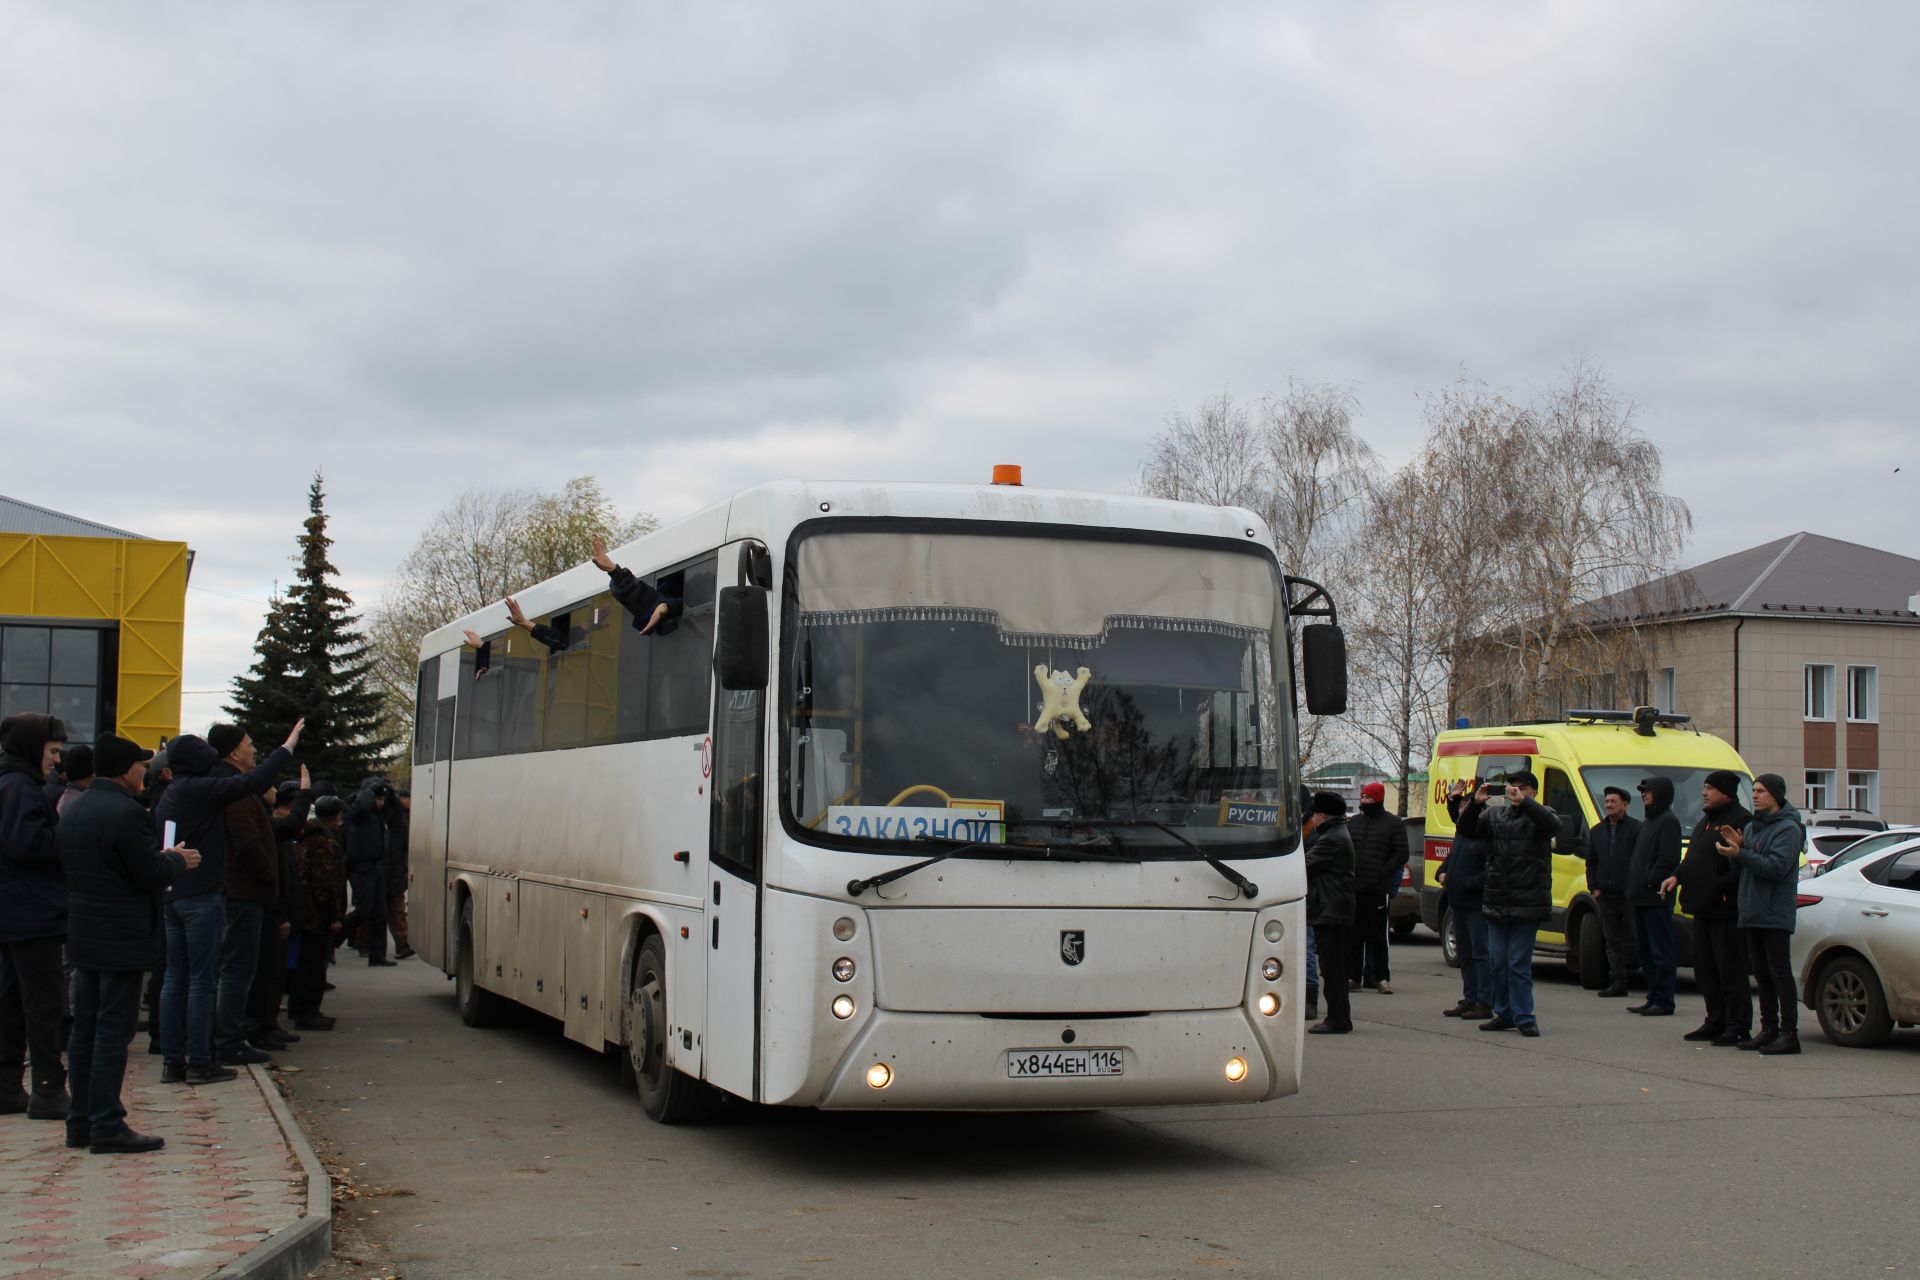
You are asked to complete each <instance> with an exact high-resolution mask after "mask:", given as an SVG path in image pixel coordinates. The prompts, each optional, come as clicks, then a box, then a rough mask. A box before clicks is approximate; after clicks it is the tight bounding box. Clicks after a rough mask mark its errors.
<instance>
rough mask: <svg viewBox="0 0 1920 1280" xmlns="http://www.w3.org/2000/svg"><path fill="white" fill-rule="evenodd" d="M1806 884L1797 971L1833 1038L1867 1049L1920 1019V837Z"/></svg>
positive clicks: (1796, 938) (1806, 999) (1797, 932)
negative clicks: (1901, 1026) (1896, 1029)
mask: <svg viewBox="0 0 1920 1280" xmlns="http://www.w3.org/2000/svg"><path fill="white" fill-rule="evenodd" d="M1799 891H1800V896H1799V903H1800V909H1799V916H1798V918H1797V919H1796V921H1795V924H1794V931H1793V971H1794V973H1795V974H1796V975H1798V977H1799V984H1800V995H1801V1003H1803V1004H1805V1005H1806V1006H1807V1007H1808V1008H1809V1009H1812V1010H1813V1011H1814V1014H1815V1015H1816V1016H1817V1017H1818V1018H1819V1019H1820V1030H1822V1031H1823V1032H1825V1033H1826V1036H1827V1039H1829V1040H1831V1041H1833V1043H1835V1044H1838V1045H1845V1046H1846V1047H1848V1048H1865V1047H1868V1046H1871V1045H1877V1044H1884V1043H1885V1042H1886V1040H1887V1037H1888V1036H1890V1035H1892V1034H1893V1027H1894V1024H1895V1023H1900V1024H1901V1025H1903V1026H1910V1025H1912V1024H1914V1023H1915V1022H1920V839H1910V840H1907V841H1905V842H1903V843H1900V844H1896V845H1894V846H1893V847H1892V848H1890V849H1887V850H1885V851H1883V852H1882V853H1881V854H1880V855H1879V856H1877V857H1868V858H1862V859H1859V860H1857V861H1853V862H1849V863H1848V864H1847V865H1845V866H1842V867H1839V868H1837V869H1835V870H1833V871H1830V872H1828V873H1827V874H1825V875H1823V876H1821V877H1820V878H1819V879H1818V880H1815V881H1812V882H1807V881H1802V882H1801V884H1800V885H1799Z"/></svg>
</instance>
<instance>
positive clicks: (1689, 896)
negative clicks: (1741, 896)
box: [1673, 769, 1753, 1049]
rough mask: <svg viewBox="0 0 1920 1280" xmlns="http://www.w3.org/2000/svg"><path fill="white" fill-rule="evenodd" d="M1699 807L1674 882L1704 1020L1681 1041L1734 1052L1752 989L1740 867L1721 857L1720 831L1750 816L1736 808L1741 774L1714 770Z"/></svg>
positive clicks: (1747, 1029)
mask: <svg viewBox="0 0 1920 1280" xmlns="http://www.w3.org/2000/svg"><path fill="white" fill-rule="evenodd" d="M1700 801H1701V804H1702V805H1703V806H1704V808H1703V812H1702V813H1701V815H1700V822H1699V825H1698V826H1696V827H1694V829H1693V835H1692V836H1691V837H1690V838H1689V839H1688V841H1687V854H1686V857H1685V858H1683V859H1681V862H1680V871H1679V873H1678V875H1677V876H1676V877H1675V879H1674V882H1673V883H1675V884H1677V885H1678V886H1679V889H1680V908H1681V910H1683V911H1685V912H1686V913H1687V914H1688V915H1690V916H1692V917H1693V983H1694V985H1695V986H1697V987H1699V988H1700V995H1701V998H1702V999H1704V1000H1705V1001H1706V1004H1707V1017H1706V1021H1704V1022H1702V1023H1701V1024H1700V1025H1699V1026H1698V1027H1695V1028H1694V1029H1693V1030H1692V1031H1689V1032H1687V1034H1686V1035H1684V1036H1682V1037H1680V1038H1681V1039H1682V1040H1705V1041H1707V1042H1709V1043H1711V1044H1713V1045H1715V1046H1717V1047H1719V1048H1723V1049H1724V1048H1738V1047H1739V1046H1740V1045H1742V1044H1744V1043H1746V1042H1747V1041H1749V1040H1750V1039H1752V1034H1753V987H1752V984H1751V983H1750V982H1749V981H1748V978H1747V954H1746V948H1745V946H1744V944H1743V942H1742V940H1741V937H1740V930H1739V929H1738V927H1737V925H1738V923H1739V919H1738V917H1739V908H1738V905H1737V900H1736V896H1735V895H1736V893H1737V892H1738V890H1739V887H1740V868H1738V867H1736V866H1735V865H1734V864H1733V862H1732V860H1731V859H1728V858H1723V857H1721V856H1720V849H1719V844H1720V828H1721V827H1731V828H1733V829H1734V830H1735V831H1744V830H1746V826H1747V824H1748V823H1749V822H1752V821H1753V815H1752V814H1751V813H1748V812H1747V811H1746V809H1745V808H1743V807H1742V806H1741V804H1740V775H1739V774H1737V773H1735V772H1733V771H1732V770H1731V769H1715V770H1714V771H1713V772H1712V773H1710V774H1708V775H1707V780H1706V784H1705V785H1704V786H1702V787H1701V789H1700Z"/></svg>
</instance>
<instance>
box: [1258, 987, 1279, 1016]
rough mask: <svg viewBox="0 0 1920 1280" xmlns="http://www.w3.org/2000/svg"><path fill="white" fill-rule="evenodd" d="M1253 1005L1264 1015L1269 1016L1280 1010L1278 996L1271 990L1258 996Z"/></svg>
mask: <svg viewBox="0 0 1920 1280" xmlns="http://www.w3.org/2000/svg"><path fill="white" fill-rule="evenodd" d="M1254 1007H1256V1008H1257V1009H1259V1010H1260V1012H1261V1013H1262V1014H1263V1015H1265V1016H1266V1017H1269V1018H1271V1017H1272V1016H1273V1015H1274V1014H1276V1013H1278V1012H1280V997H1279V996H1276V995H1275V994H1273V992H1271V991H1268V992H1264V993H1262V994H1261V996H1260V998H1259V999H1258V1000H1256V1001H1255V1002H1254Z"/></svg>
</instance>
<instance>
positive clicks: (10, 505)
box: [0, 493, 148, 542]
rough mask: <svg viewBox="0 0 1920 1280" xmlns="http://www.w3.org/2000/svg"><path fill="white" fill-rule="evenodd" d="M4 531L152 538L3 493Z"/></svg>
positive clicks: (1, 516)
mask: <svg viewBox="0 0 1920 1280" xmlns="http://www.w3.org/2000/svg"><path fill="white" fill-rule="evenodd" d="M0 533H36V534H54V535H56V536H59V537H67V538H138V539H139V540H140V541H142V542H145V541H147V540H148V539H147V536H146V535H145V534H143V533H128V532H127V531H126V530H125V529H116V528H114V527H113V526H112V525H108V524H98V523H96V522H94V521H92V520H82V519H81V518H80V517H79V516H70V515H66V514H64V513H62V512H59V511H55V510H53V509H52V508H50V507H43V506H40V505H39V504H38V503H33V502H26V501H24V500H22V499H20V498H9V497H7V496H6V495H5V494H3V493H0Z"/></svg>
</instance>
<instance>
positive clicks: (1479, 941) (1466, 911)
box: [1437, 778, 1493, 1019]
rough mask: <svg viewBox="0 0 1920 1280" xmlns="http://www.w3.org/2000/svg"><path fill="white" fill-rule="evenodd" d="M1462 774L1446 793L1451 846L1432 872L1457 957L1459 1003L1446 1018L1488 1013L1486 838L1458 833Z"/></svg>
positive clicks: (1464, 792)
mask: <svg viewBox="0 0 1920 1280" xmlns="http://www.w3.org/2000/svg"><path fill="white" fill-rule="evenodd" d="M1470 786H1471V784H1470V783H1468V782H1467V780H1466V779H1464V778H1462V779H1461V780H1460V781H1458V782H1456V783H1454V784H1453V787H1452V788H1451V789H1450V790H1449V792H1448V795H1447V814H1448V816H1449V817H1451V818H1452V819H1453V822H1454V837H1453V847H1452V848H1451V849H1449V850H1448V851H1447V857H1446V861H1444V862H1442V863H1441V864H1440V870H1439V872H1438V873H1437V876H1438V879H1439V882H1440V885H1441V887H1442V888H1444V889H1445V890H1446V891H1447V918H1448V920H1449V921H1450V923H1451V928H1452V929H1453V949H1454V952H1455V954H1457V955H1458V956H1459V957H1460V1002H1459V1003H1458V1004H1456V1005H1454V1006H1453V1008H1451V1009H1442V1010H1441V1013H1443V1014H1444V1015H1445V1016H1447V1017H1449V1018H1474V1019H1480V1018H1491V1017H1492V1016H1493V979H1492V976H1491V975H1490V974H1489V972H1488V969H1487V917H1486V915H1485V914H1484V913H1483V912H1482V911H1481V910H1480V906H1481V895H1482V894H1483V893H1485V892H1486V888H1487V842H1486V841H1485V840H1481V839H1479V838H1477V837H1475V836H1468V835H1461V834H1460V833H1459V824H1460V814H1461V812H1462V811H1463V810H1464V809H1465V808H1466V807H1467V805H1468V804H1469V803H1470V801H1471V797H1470V796H1469V794H1468V789H1469V787H1470Z"/></svg>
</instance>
